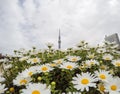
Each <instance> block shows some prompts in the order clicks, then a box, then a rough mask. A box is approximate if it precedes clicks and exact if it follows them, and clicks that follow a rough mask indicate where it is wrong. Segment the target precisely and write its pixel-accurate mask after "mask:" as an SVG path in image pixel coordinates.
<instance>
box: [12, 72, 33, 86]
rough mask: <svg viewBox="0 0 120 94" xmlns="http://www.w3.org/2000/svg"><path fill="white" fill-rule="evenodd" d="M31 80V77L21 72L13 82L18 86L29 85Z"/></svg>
mask: <svg viewBox="0 0 120 94" xmlns="http://www.w3.org/2000/svg"><path fill="white" fill-rule="evenodd" d="M31 80H32V79H31V78H30V77H28V78H25V77H23V76H21V74H20V75H18V76H17V77H16V78H15V79H14V80H13V84H14V85H17V86H21V85H27V84H28V83H29V82H30V81H31Z"/></svg>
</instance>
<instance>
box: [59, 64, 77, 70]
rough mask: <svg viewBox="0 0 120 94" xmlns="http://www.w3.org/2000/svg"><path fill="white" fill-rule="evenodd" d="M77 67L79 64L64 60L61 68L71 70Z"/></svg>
mask: <svg viewBox="0 0 120 94" xmlns="http://www.w3.org/2000/svg"><path fill="white" fill-rule="evenodd" d="M76 67H78V65H77V64H76V63H72V62H64V63H63V64H61V65H60V68H63V69H69V70H73V69H74V68H76Z"/></svg>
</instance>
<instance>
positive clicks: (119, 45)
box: [105, 33, 120, 50]
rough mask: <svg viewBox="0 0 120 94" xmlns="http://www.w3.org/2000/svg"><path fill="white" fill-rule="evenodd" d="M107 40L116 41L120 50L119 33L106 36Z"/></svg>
mask: <svg viewBox="0 0 120 94" xmlns="http://www.w3.org/2000/svg"><path fill="white" fill-rule="evenodd" d="M105 41H108V42H115V43H116V44H117V45H118V50H120V40H119V37H118V34H117V33H115V34H112V35H109V36H105Z"/></svg>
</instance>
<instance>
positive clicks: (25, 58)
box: [19, 56, 29, 62]
mask: <svg viewBox="0 0 120 94" xmlns="http://www.w3.org/2000/svg"><path fill="white" fill-rule="evenodd" d="M28 58H29V57H28V56H23V57H21V58H19V61H21V62H22V61H25V60H27V59H28Z"/></svg>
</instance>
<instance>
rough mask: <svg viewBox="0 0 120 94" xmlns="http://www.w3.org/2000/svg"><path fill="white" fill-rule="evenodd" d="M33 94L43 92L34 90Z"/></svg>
mask: <svg viewBox="0 0 120 94" xmlns="http://www.w3.org/2000/svg"><path fill="white" fill-rule="evenodd" d="M32 94H41V93H40V91H38V90H34V91H33V92H32Z"/></svg>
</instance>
